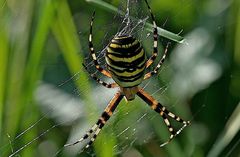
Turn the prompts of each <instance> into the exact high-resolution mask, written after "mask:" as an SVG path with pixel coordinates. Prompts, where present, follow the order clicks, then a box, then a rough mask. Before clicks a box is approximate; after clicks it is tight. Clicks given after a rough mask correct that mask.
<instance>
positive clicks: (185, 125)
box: [160, 121, 191, 147]
mask: <svg viewBox="0 0 240 157" xmlns="http://www.w3.org/2000/svg"><path fill="white" fill-rule="evenodd" d="M190 124H191V122H190V121H183V126H182V127H181V128H180V129H179V130H178V131H177V132H175V133H174V134H171V135H170V137H169V139H168V141H166V142H164V143H162V144H161V145H160V147H164V146H165V145H167V144H169V143H170V142H171V141H172V139H173V138H174V137H176V136H177V135H178V134H180V133H181V132H182V131H183V129H184V128H185V127H187V126H188V125H190ZM172 132H173V131H172Z"/></svg>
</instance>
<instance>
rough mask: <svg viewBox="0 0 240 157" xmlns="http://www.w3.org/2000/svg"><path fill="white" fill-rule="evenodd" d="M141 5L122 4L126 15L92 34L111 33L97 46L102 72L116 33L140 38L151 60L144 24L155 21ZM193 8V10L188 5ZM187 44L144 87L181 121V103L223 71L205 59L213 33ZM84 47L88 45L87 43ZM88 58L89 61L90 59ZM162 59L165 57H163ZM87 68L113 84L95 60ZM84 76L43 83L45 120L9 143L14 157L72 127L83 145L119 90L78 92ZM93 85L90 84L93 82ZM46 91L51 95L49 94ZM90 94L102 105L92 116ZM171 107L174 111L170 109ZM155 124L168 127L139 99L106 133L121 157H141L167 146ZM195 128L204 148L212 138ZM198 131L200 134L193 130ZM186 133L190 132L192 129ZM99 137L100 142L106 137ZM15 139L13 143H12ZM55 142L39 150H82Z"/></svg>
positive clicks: (39, 94)
mask: <svg viewBox="0 0 240 157" xmlns="http://www.w3.org/2000/svg"><path fill="white" fill-rule="evenodd" d="M139 3H140V2H138V1H137V0H134V1H133V0H132V1H131V0H128V1H127V2H123V1H122V2H121V4H120V5H119V12H120V11H124V12H126V14H125V15H120V14H119V13H118V14H116V15H115V16H114V18H113V21H114V22H112V23H111V24H107V27H103V26H97V24H96V22H95V23H94V33H93V34H95V33H97V32H96V30H99V29H100V30H101V31H104V32H106V33H105V36H104V37H103V39H104V40H102V43H100V44H95V45H94V46H95V49H97V50H100V51H98V52H97V58H99V62H100V64H101V66H103V67H105V65H106V63H105V59H104V50H105V48H106V45H107V43H109V40H110V39H111V38H112V37H113V36H114V35H116V34H117V33H120V34H121V33H123V32H126V31H127V32H130V34H132V35H134V36H136V38H137V39H139V40H140V41H141V42H142V43H143V45H144V47H145V51H146V52H148V56H150V55H151V50H152V45H153V43H152V41H153V39H152V34H151V33H149V32H147V31H146V30H145V24H146V22H150V23H151V21H152V20H151V18H149V17H150V15H149V13H148V11H147V9H143V10H142V9H140V8H139ZM188 5H191V4H190V3H189V4H188ZM142 6H145V5H142ZM155 14H156V13H155V12H154V15H155ZM132 17H138V18H132ZM96 18H97V17H96ZM119 23H120V26H119ZM112 27H115V28H116V33H115V34H114V32H113V33H111V32H108V31H107V30H108V29H110V28H112ZM80 36H83V37H84V40H83V41H86V38H87V36H88V32H86V33H85V32H81V33H80ZM187 39H188V45H179V46H177V47H176V48H174V49H173V51H172V52H171V53H172V54H171V55H169V56H168V57H167V58H169V61H167V63H165V64H164V65H163V67H162V68H161V70H160V72H159V74H161V75H160V77H158V76H155V77H154V78H151V79H150V80H148V81H145V82H143V84H142V85H141V86H142V87H143V88H144V89H145V90H146V91H148V92H149V93H150V94H151V95H152V96H154V98H156V99H157V100H158V101H159V102H161V103H162V104H163V105H164V106H166V107H167V108H168V109H169V110H170V111H173V110H175V111H176V112H174V113H176V114H177V115H181V113H184V112H189V111H188V110H187V109H181V105H182V102H185V101H186V100H187V99H190V98H192V97H193V96H194V95H195V94H196V93H197V92H198V91H200V90H202V89H204V88H206V87H207V86H208V85H209V84H210V83H212V82H213V81H215V80H216V79H217V78H218V77H220V75H221V69H220V68H219V65H218V64H217V63H216V62H214V61H213V60H209V59H207V57H206V56H208V55H209V53H210V52H211V51H212V49H213V47H214V44H215V43H214V41H213V39H212V38H211V37H210V36H209V35H208V32H206V31H205V30H203V29H200V28H199V29H196V31H194V32H193V33H191V34H189V35H188V36H187ZM160 41H161V42H162V43H163V46H162V45H160V44H161V43H160V42H158V43H159V45H160V46H159V47H160V52H163V49H164V45H165V44H164V43H165V42H167V41H166V40H165V39H160ZM94 43H97V42H94ZM196 43H198V44H196ZM84 45H87V42H86V43H85V44H84ZM189 45H194V46H189ZM202 47H206V49H205V53H204V54H200V53H199V50H200V49H202ZM83 49H84V50H87V49H88V48H87V47H83ZM170 51H171V50H170ZM183 52H184V53H183ZM85 55H86V56H87V55H88V54H85ZM159 56H161V53H160V55H159ZM158 58H159V57H158ZM196 58H197V59H196ZM196 60H198V61H199V62H198V63H197V64H196V62H195V61H196ZM180 64H182V65H184V66H185V67H182V66H181V68H179V67H180ZM86 65H87V68H88V69H90V71H91V72H92V73H95V74H96V75H97V76H99V77H100V78H101V79H103V80H104V81H106V82H110V81H111V80H109V79H105V77H103V76H102V75H101V74H100V73H99V72H98V71H96V70H95V68H94V64H93V62H92V61H91V59H90V56H88V57H87V58H86ZM206 70H207V71H208V72H207V74H206V75H204V76H199V75H197V74H202V71H206ZM176 71H177V72H176ZM81 73H82V71H80V72H79V73H77V74H75V75H74V76H72V77H70V78H69V79H66V80H65V81H63V82H62V83H59V84H58V87H59V88H60V89H59V88H57V87H56V86H54V85H52V84H50V83H46V82H41V83H40V85H39V88H38V89H37V91H36V93H35V94H36V100H37V101H38V102H39V104H40V108H41V109H42V112H43V116H42V117H41V118H40V119H39V120H37V121H36V122H33V123H32V125H31V126H29V127H28V128H27V129H25V130H24V131H23V132H22V133H20V134H19V135H18V136H17V137H16V138H15V139H14V140H10V142H9V143H10V146H11V149H12V152H13V153H12V156H15V155H18V154H19V153H20V152H21V151H22V150H23V149H27V147H29V146H31V145H34V143H35V142H36V141H40V140H41V138H43V137H45V136H47V135H48V134H51V132H54V129H56V128H58V127H72V129H71V133H70V137H69V139H68V140H67V141H69V142H70V141H75V140H77V139H79V138H80V137H81V136H82V135H83V134H84V133H85V132H86V131H87V130H88V129H89V128H90V127H91V126H92V125H93V124H94V123H95V121H96V120H97V118H98V116H97V115H100V114H101V111H103V110H104V108H105V106H106V104H107V103H108V102H109V100H110V99H111V98H112V96H113V95H114V93H115V92H116V90H115V89H110V90H109V89H104V87H101V86H98V85H97V84H96V83H94V82H93V84H94V86H95V88H94V89H93V90H92V91H90V89H88V88H86V89H85V90H83V91H78V90H77V89H75V86H74V85H73V84H74V83H73V82H74V80H75V79H78V76H79V75H81ZM191 74H196V75H194V76H195V77H191V76H190V75H191ZM179 78H180V79H179ZM177 79H178V80H177ZM89 80H91V78H90V77H89ZM180 82H181V84H180ZM189 82H191V83H192V85H193V87H192V88H189V87H188V83H189ZM66 86H67V87H66ZM61 87H66V88H67V89H70V91H68V93H66V92H64V91H62V90H61ZM178 89H179V90H178ZM180 89H181V91H180ZM45 91H49V92H48V93H45ZM173 93H176V94H173ZM85 94H88V95H92V96H93V97H92V99H93V102H97V105H98V106H97V107H96V108H95V110H93V111H92V112H90V113H87V111H86V109H85V107H86V105H87V104H86V102H84V101H82V99H81V97H82V96H83V95H85ZM72 95H74V96H72ZM79 98H80V99H79ZM207 100H208V98H207V97H206V98H205V100H204V101H203V104H202V106H201V107H200V108H198V109H197V111H196V112H195V113H193V115H191V114H190V112H189V113H188V114H186V115H189V116H188V117H190V120H191V121H192V120H194V118H195V117H196V116H197V115H198V114H200V113H202V112H204V108H205V107H206V106H205V105H206V101H207ZM167 104H171V105H170V106H168V105H167ZM183 107H184V106H183ZM185 108H187V106H185ZM178 111H179V112H178ZM86 114H88V117H90V118H91V119H90V120H89V121H90V122H91V123H87V120H86ZM181 117H182V116H181ZM49 118H50V119H54V122H55V124H51V125H50V126H49V128H43V131H42V132H41V133H40V134H39V136H37V137H35V138H33V139H32V140H31V141H29V142H26V144H25V145H23V146H20V147H19V148H18V149H16V148H15V143H18V141H19V140H21V138H22V136H24V135H25V134H29V132H31V130H32V129H33V128H34V127H38V126H39V125H41V123H44V119H49ZM186 118H187V117H184V119H186ZM156 122H158V123H159V126H161V129H163V130H164V127H165V125H164V123H163V122H162V119H161V117H160V116H159V115H158V114H156V113H155V112H154V111H152V110H151V109H150V108H149V107H148V106H147V105H146V104H145V103H144V102H142V101H141V100H140V99H136V100H134V102H129V103H128V104H126V103H125V102H124V101H123V102H122V103H121V104H120V105H119V107H118V108H117V110H116V111H115V113H114V115H113V116H112V118H111V119H110V120H109V121H108V124H107V125H106V126H105V127H104V128H103V129H102V132H105V133H106V134H108V135H109V136H110V137H112V136H115V137H116V139H117V144H116V145H115V146H114V151H115V153H116V154H123V156H124V154H125V153H128V154H131V153H136V151H139V149H140V147H141V145H146V144H149V142H150V146H151V144H152V145H153V144H154V143H158V144H161V143H163V142H165V140H166V139H167V137H168V135H163V136H162V137H161V138H163V139H161V138H159V136H158V135H156V129H159V128H156V125H155V124H156ZM191 127H192V129H191V130H193V131H192V132H193V134H194V133H199V132H201V135H202V139H199V141H196V143H204V141H206V140H207V137H208V135H207V131H206V128H205V126H203V125H202V124H201V123H199V124H198V123H194V124H193V125H192V126H191ZM196 128H198V129H199V128H200V131H197V130H194V129H196ZM187 129H189V127H188V128H187ZM166 133H168V132H167V131H166V128H165V133H163V134H166ZM99 136H101V134H100V135H99ZM156 137H158V138H156ZM10 138H11V137H9V139H10ZM179 138H180V137H179ZM174 140H175V139H174ZM180 140H183V138H180ZM184 140H185V139H184ZM187 140H189V139H187ZM189 141H190V140H189ZM51 142H52V141H51V140H46V139H44V140H42V142H40V144H38V146H37V147H38V148H39V149H40V150H41V149H43V148H46V147H48V146H51V147H52V150H53V151H52V152H50V153H49V154H47V156H61V155H62V154H69V155H76V154H79V153H80V152H81V151H80V147H79V146H76V147H75V146H73V147H72V148H69V149H65V148H62V149H59V148H57V147H56V145H54V144H53V143H51ZM106 143H107V142H103V143H102V144H103V145H105V144H106ZM190 144H191V143H190ZM190 144H189V145H190ZM137 148H139V149H137ZM84 153H85V154H87V156H95V153H94V152H93V151H92V150H91V149H90V150H85V151H84Z"/></svg>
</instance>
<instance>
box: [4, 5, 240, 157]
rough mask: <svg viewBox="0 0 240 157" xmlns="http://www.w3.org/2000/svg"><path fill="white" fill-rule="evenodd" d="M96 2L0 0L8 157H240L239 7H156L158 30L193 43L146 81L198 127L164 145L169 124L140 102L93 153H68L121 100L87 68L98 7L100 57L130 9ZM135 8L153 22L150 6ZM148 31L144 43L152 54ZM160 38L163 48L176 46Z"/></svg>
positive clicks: (179, 47)
mask: <svg viewBox="0 0 240 157" xmlns="http://www.w3.org/2000/svg"><path fill="white" fill-rule="evenodd" d="M96 1H97V0H95V3H94V0H86V1H85V0H81V1H74V0H72V1H70V0H69V1H67V0H36V1H32V0H24V1H23V0H0V156H3V157H5V156H9V155H10V154H12V153H13V152H15V151H17V150H19V152H17V153H16V156H23V157H32V156H37V157H43V156H44V157H46V156H54V154H55V153H57V152H58V150H60V149H61V148H62V150H61V151H60V152H59V153H58V154H57V156H63V157H64V156H81V157H83V156H92V155H96V156H99V157H112V156H122V157H132V156H135V157H141V156H144V157H159V156H163V157H165V156H169V157H185V156H194V157H205V156H208V157H217V156H224V157H225V156H231V157H232V156H233V157H235V156H239V154H240V151H239V150H240V144H239V141H240V133H239V129H240V126H239V125H240V116H239V114H240V109H239V106H240V103H239V100H240V94H239V93H240V47H239V44H238V43H239V41H240V1H239V0H229V1H221V2H220V1H217V0H202V1H193V0H184V1H183V0H171V1H168V0H162V1H157V0H155V1H153V0H149V4H150V6H151V7H152V10H153V13H154V15H155V17H156V20H157V24H158V26H159V27H162V28H164V29H166V30H168V31H170V32H175V33H178V32H181V33H180V35H181V36H183V37H184V38H185V42H184V43H182V44H179V43H175V42H173V41H172V46H171V49H170V50H169V53H170V54H169V56H168V57H167V61H166V62H165V65H164V66H163V68H162V70H161V72H160V75H158V76H156V77H155V78H153V79H151V80H150V81H148V82H145V83H144V86H145V87H146V90H147V91H148V92H149V93H151V94H152V95H153V96H154V97H155V98H156V99H158V100H159V101H160V102H161V103H162V104H164V105H165V106H167V107H168V108H169V109H170V110H171V111H174V113H176V114H177V115H181V117H183V118H184V119H189V120H191V121H192V125H191V126H189V127H187V128H185V129H184V131H183V132H182V133H181V134H180V135H179V136H177V137H176V138H175V139H174V140H173V141H172V142H171V143H170V144H169V145H167V146H165V147H163V148H160V147H159V145H160V144H161V143H163V142H164V141H165V140H166V139H167V138H168V136H169V134H168V131H167V130H166V127H165V126H164V124H163V123H162V119H161V117H160V116H158V115H156V114H155V113H154V112H153V111H151V110H150V108H148V107H147V105H146V104H145V103H143V102H142V101H141V100H140V99H136V100H134V102H129V103H128V104H127V105H126V103H125V102H124V101H123V102H121V104H120V106H119V108H118V109H117V110H118V111H117V113H116V114H114V116H113V118H112V119H111V120H110V121H109V124H108V125H107V126H106V127H105V128H104V129H103V131H102V132H101V134H100V135H99V137H98V139H97V141H96V142H95V144H94V149H93V150H87V151H85V152H83V153H81V154H80V153H78V152H79V149H77V148H76V147H77V146H76V147H75V146H74V147H72V148H63V145H64V144H65V143H68V142H70V141H75V140H76V139H78V138H79V137H80V136H81V135H82V134H83V133H85V131H86V130H87V129H88V127H90V126H91V125H92V124H94V122H95V120H96V119H97V118H98V115H99V114H101V112H102V111H103V109H104V107H105V106H106V104H107V102H108V101H109V100H110V99H111V97H112V96H113V94H114V90H107V89H105V88H104V87H100V86H99V85H97V84H96V83H95V82H94V81H93V80H91V79H90V78H89V76H88V74H87V72H86V71H85V70H84V69H83V67H82V63H83V62H84V57H86V56H88V43H87V40H88V32H89V20H90V18H91V14H92V12H93V10H95V11H96V19H95V21H94V43H95V47H96V49H97V50H98V51H100V50H101V49H103V48H104V46H105V45H106V44H107V42H108V40H109V39H108V38H111V37H112V36H113V35H114V34H115V33H116V32H117V31H118V29H119V25H121V18H120V11H119V8H120V9H121V7H122V8H123V9H124V6H125V5H124V4H125V3H124V2H123V1H120V0H106V1H104V2H106V3H103V1H97V2H99V3H96ZM131 2H132V3H130V4H132V5H134V4H135V5H136V6H135V8H137V9H138V11H139V12H144V13H143V14H144V16H145V17H146V16H149V15H148V12H147V9H146V6H145V4H144V3H143V1H131ZM142 8H143V9H142ZM122 11H124V10H122ZM130 12H131V11H130ZM145 17H134V18H136V19H137V18H145ZM147 22H148V23H151V20H150V19H148V21H147ZM146 29H149V27H148V28H146ZM148 33H149V32H148V31H144V32H143V37H142V38H141V40H143V44H144V47H145V48H146V50H147V52H148V55H150V54H151V48H152V38H151V34H150V37H148ZM140 34H141V31H140ZM160 34H161V33H160ZM139 36H140V35H139ZM167 37H169V38H171V36H169V35H167ZM172 38H174V37H172ZM161 41H162V42H163V47H164V45H165V44H164V43H165V42H166V41H167V39H165V38H161V39H160V40H159V43H160V42H161ZM160 50H161V51H162V49H160ZM161 51H160V52H161ZM168 104H169V105H168Z"/></svg>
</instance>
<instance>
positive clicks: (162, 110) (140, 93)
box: [137, 87, 190, 146]
mask: <svg viewBox="0 0 240 157" xmlns="http://www.w3.org/2000/svg"><path fill="white" fill-rule="evenodd" d="M137 95H138V96H139V97H140V98H141V99H143V100H144V101H145V102H146V103H147V104H148V105H149V106H150V107H151V108H152V109H153V110H155V111H156V112H157V113H159V114H160V116H162V118H163V121H164V123H165V124H166V125H167V127H168V130H169V132H170V137H169V140H168V141H166V142H165V143H163V144H161V146H164V145H166V144H168V143H169V142H170V141H171V140H172V139H173V138H174V137H175V136H176V135H178V134H179V133H180V132H181V131H182V130H183V129H184V128H185V127H186V126H187V125H189V124H190V121H185V120H183V119H181V118H180V117H178V116H176V115H175V114H174V113H172V112H170V111H168V110H167V109H166V108H165V107H164V106H162V105H161V104H160V103H159V102H158V101H157V100H156V99H154V98H153V97H152V96H151V95H149V94H148V93H147V92H145V91H144V90H143V89H142V88H140V87H139V91H138V92H137ZM168 117H171V118H172V119H175V120H176V121H178V122H180V123H182V124H183V126H182V127H181V128H180V129H179V130H178V131H175V130H174V129H173V127H172V125H171V123H170V121H169V119H168Z"/></svg>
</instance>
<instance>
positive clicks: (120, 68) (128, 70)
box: [65, 0, 190, 148]
mask: <svg viewBox="0 0 240 157" xmlns="http://www.w3.org/2000/svg"><path fill="white" fill-rule="evenodd" d="M145 2H146V4H147V7H148V10H149V12H150V14H151V17H152V21H153V52H152V56H151V57H150V58H149V59H147V58H146V54H145V52H144V50H143V47H142V46H141V44H140V42H139V41H138V40H137V39H136V38H134V37H133V36H131V35H122V34H121V33H120V34H121V35H116V36H115V37H114V38H113V39H112V40H111V41H110V43H109V44H108V46H107V50H106V56H105V58H106V63H107V69H106V70H105V69H104V68H103V67H101V66H100V64H99V63H98V59H97V57H96V54H95V50H94V47H93V42H92V26H93V19H94V15H95V12H94V13H93V16H92V20H91V22H90V34H89V50H90V54H91V56H92V59H93V62H94V64H95V67H96V69H97V70H98V71H99V72H101V73H102V74H103V75H105V76H107V77H109V78H112V79H113V80H114V81H115V82H114V83H110V84H109V83H106V82H104V81H102V80H101V79H99V78H98V77H97V76H96V75H95V74H90V75H91V77H92V78H93V79H94V80H96V81H97V82H98V83H100V84H101V85H103V86H105V87H107V88H115V87H118V88H119V89H120V90H119V91H118V92H117V93H116V94H115V95H114V97H113V98H112V100H111V101H110V102H109V104H108V105H107V107H106V108H105V110H104V112H103V113H102V115H101V116H100V118H99V119H98V120H97V122H96V124H95V125H94V126H93V127H92V128H91V129H90V130H89V131H88V132H87V133H86V134H85V135H84V136H83V137H82V138H80V139H79V140H77V141H76V142H74V143H70V144H66V145H65V146H71V145H75V144H77V143H79V142H81V141H83V140H89V141H88V144H87V146H86V147H85V148H88V147H89V146H90V145H91V144H92V143H93V142H94V140H95V139H96V137H97V135H98V134H99V133H100V131H101V129H102V128H103V126H104V125H105V124H106V122H107V121H108V120H109V118H110V117H111V116H112V114H113V112H114V110H115V109H116V108H117V106H118V104H119V103H120V101H121V100H122V98H124V97H125V98H126V99H127V100H133V99H134V98H135V95H137V96H139V97H140V98H141V99H142V100H144V101H145V102H146V103H147V104H148V105H149V106H150V107H151V108H152V109H153V110H154V111H156V112H157V113H158V114H160V116H161V117H162V118H163V121H164V123H165V124H166V126H167V127H168V130H169V132H170V137H169V140H168V141H167V142H165V143H163V144H162V145H161V146H164V145H166V144H168V143H169V142H170V141H171V140H172V139H173V138H174V137H175V136H176V135H178V134H179V133H180V132H181V131H182V130H183V129H184V128H185V127H186V126H187V125H189V124H190V122H189V121H185V120H183V119H181V118H180V117H178V116H176V115H175V114H174V113H172V112H170V111H168V110H167V109H166V108H165V107H164V106H163V105H162V104H160V103H159V102H158V101H157V100H156V99H154V98H153V97H152V96H151V95H150V94H148V93H147V92H146V91H145V90H144V89H143V88H141V87H139V86H138V85H139V84H141V82H142V81H144V80H146V79H148V78H150V77H151V76H153V75H155V74H157V72H158V70H159V69H160V67H161V65H162V64H163V62H164V60H165V58H166V54H167V50H168V45H167V47H166V49H165V51H164V54H163V55H162V57H161V59H160V61H159V62H158V64H157V65H156V67H155V68H154V69H153V70H152V71H149V72H147V73H146V74H145V71H146V69H148V67H149V66H151V65H152V63H153V62H154V61H155V59H156V57H157V55H158V50H157V46H158V43H157V39H158V32H157V25H156V22H155V19H154V16H153V14H152V11H151V8H150V6H149V5H148V2H147V0H145ZM84 67H85V68H86V70H87V67H86V66H84ZM169 118H172V119H174V120H175V121H177V122H180V123H182V124H183V126H182V127H181V128H180V129H179V130H177V131H176V130H175V129H174V128H173V127H172V125H171V123H170V121H169Z"/></svg>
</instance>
